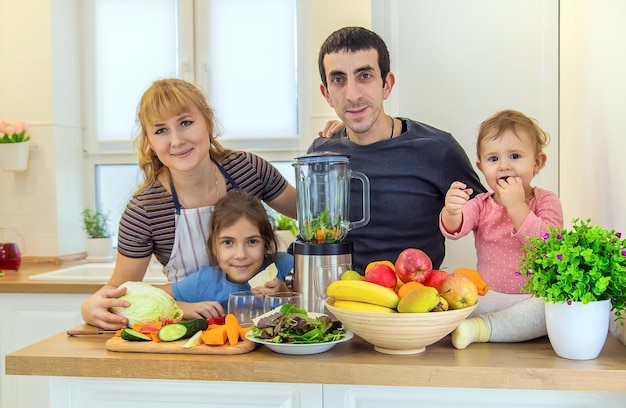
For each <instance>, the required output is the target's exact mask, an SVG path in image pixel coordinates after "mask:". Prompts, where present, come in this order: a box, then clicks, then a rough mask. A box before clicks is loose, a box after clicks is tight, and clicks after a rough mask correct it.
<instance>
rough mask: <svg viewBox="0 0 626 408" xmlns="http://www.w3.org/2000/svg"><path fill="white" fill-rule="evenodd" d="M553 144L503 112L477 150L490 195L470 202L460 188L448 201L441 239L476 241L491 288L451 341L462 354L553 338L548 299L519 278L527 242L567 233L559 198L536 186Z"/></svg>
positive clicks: (529, 122)
mask: <svg viewBox="0 0 626 408" xmlns="http://www.w3.org/2000/svg"><path fill="white" fill-rule="evenodd" d="M548 142H549V135H548V134H547V133H546V132H545V131H543V130H542V129H541V128H540V127H539V125H538V124H537V122H536V121H535V120H534V119H532V118H529V117H527V116H526V115H524V114H523V113H521V112H518V111H514V110H504V111H501V112H498V113H496V114H495V115H493V116H491V117H490V118H488V119H487V120H485V121H484V122H483V123H482V124H481V126H480V129H479V131H478V140H477V146H476V150H477V154H478V161H477V162H476V165H477V167H478V169H479V170H480V171H481V172H482V173H483V175H484V176H485V179H486V181H487V184H488V185H489V187H490V189H491V190H492V191H491V192H487V193H483V194H478V195H476V196H475V197H474V198H472V199H470V195H471V194H472V190H471V189H469V188H467V186H466V185H465V184H464V183H463V182H461V181H455V182H453V183H452V184H451V185H450V189H449V190H448V192H447V193H446V198H445V206H444V208H443V210H442V211H441V214H440V223H439V226H440V229H441V232H442V233H443V235H444V236H445V237H446V238H449V239H454V240H456V239H459V238H461V237H463V236H465V235H467V234H469V233H470V232H473V233H474V238H475V246H476V251H477V259H478V265H477V269H478V271H479V272H480V273H481V275H482V276H483V278H484V279H485V281H487V282H488V283H489V285H490V287H491V290H490V291H489V292H488V293H487V294H486V295H485V296H484V297H483V298H481V300H480V301H479V303H478V307H477V308H476V310H474V312H473V313H472V315H470V318H469V319H467V320H465V321H463V322H462V323H461V324H460V325H459V327H458V328H457V329H456V330H455V331H454V332H453V333H452V344H453V345H454V347H455V348H457V349H464V348H466V347H467V346H468V345H470V344H471V343H473V342H488V341H491V342H518V341H526V340H530V339H534V338H537V337H541V336H545V335H546V334H547V332H546V325H545V315H544V305H543V303H544V302H543V299H539V298H532V297H531V295H530V294H525V293H522V291H521V286H522V285H523V284H524V283H525V282H524V280H523V279H522V278H520V277H518V276H516V274H515V272H516V271H517V270H518V264H519V259H520V256H521V255H522V253H523V252H522V247H523V246H524V245H525V244H526V243H528V240H527V237H532V236H541V235H543V234H544V233H546V232H547V231H548V226H549V225H553V226H555V227H557V228H563V211H562V209H561V203H560V201H559V198H558V197H557V196H556V194H554V193H553V192H550V191H547V190H544V189H541V188H539V187H533V186H531V181H532V179H533V177H534V176H535V175H537V173H539V171H540V170H541V169H542V168H543V167H544V166H545V163H546V159H547V157H546V154H545V153H544V151H543V148H544V147H545V146H546V145H547V143H548ZM474 316H475V317H474Z"/></svg>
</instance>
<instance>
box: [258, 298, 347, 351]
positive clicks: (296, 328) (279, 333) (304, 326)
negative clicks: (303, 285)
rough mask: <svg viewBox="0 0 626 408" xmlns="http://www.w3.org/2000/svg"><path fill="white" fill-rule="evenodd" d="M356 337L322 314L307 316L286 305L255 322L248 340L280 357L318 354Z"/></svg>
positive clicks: (307, 314) (301, 311) (299, 310)
mask: <svg viewBox="0 0 626 408" xmlns="http://www.w3.org/2000/svg"><path fill="white" fill-rule="evenodd" d="M353 336H354V335H353V334H352V332H350V331H348V330H347V329H345V328H343V326H341V324H339V323H338V322H336V321H335V322H333V321H332V319H331V318H330V317H329V316H328V315H325V314H322V313H313V312H309V313H307V312H306V311H305V310H303V309H299V308H297V307H296V306H295V305H291V304H285V305H282V306H280V307H278V308H276V309H274V310H271V311H269V312H267V313H265V314H263V315H261V316H259V317H257V318H256V319H254V326H252V329H251V330H250V331H249V332H248V333H247V334H246V337H247V339H248V340H250V341H252V342H255V343H258V344H262V345H264V346H266V347H267V348H269V349H270V350H272V351H274V352H276V353H281V354H293V355H304V354H319V353H323V352H325V351H328V350H330V349H331V348H333V347H334V346H335V345H337V344H339V343H343V342H344V341H348V340H350V339H351V338H352V337H353Z"/></svg>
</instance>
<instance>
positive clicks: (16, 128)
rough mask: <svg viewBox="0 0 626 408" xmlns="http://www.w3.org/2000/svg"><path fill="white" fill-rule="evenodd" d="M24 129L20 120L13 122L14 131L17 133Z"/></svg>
mask: <svg viewBox="0 0 626 408" xmlns="http://www.w3.org/2000/svg"><path fill="white" fill-rule="evenodd" d="M23 131H24V130H23V129H22V124H21V123H20V122H18V121H17V120H16V121H15V122H13V132H15V134H16V135H19V134H20V133H22V132H23Z"/></svg>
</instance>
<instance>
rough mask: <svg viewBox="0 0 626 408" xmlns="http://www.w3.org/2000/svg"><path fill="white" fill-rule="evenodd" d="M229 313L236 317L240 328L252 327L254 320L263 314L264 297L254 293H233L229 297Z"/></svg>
mask: <svg viewBox="0 0 626 408" xmlns="http://www.w3.org/2000/svg"><path fill="white" fill-rule="evenodd" d="M228 313H231V314H233V315H235V317H236V318H237V321H238V322H239V326H241V327H249V326H252V325H253V322H252V320H253V319H255V318H256V317H259V316H260V315H262V314H263V296H262V295H255V294H254V293H253V292H252V291H242V292H233V293H231V294H229V295H228Z"/></svg>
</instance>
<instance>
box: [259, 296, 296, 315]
mask: <svg viewBox="0 0 626 408" xmlns="http://www.w3.org/2000/svg"><path fill="white" fill-rule="evenodd" d="M285 303H289V304H292V305H296V307H297V308H300V309H301V308H302V293H299V292H278V293H272V294H267V295H265V300H264V301H263V310H264V311H265V312H269V311H270V310H273V309H275V308H277V307H279V306H281V305H284V304H285Z"/></svg>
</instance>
